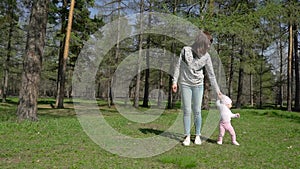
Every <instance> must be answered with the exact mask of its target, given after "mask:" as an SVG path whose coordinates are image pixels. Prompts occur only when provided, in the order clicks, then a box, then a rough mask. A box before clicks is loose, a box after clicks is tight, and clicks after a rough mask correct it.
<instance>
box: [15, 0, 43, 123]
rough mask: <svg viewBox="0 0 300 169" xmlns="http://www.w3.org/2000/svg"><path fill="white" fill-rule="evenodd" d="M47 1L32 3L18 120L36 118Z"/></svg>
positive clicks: (36, 0) (33, 119) (40, 0)
mask: <svg viewBox="0 0 300 169" xmlns="http://www.w3.org/2000/svg"><path fill="white" fill-rule="evenodd" d="M48 2H49V1H48V0H35V1H34V2H33V3H32V8H31V14H30V21H29V27H28V34H27V42H26V50H25V56H24V60H23V74H22V87H21V89H20V96H19V103H18V108H17V112H16V114H17V116H18V119H19V120H24V119H29V120H32V121H36V120H38V117H37V109H38V107H37V99H38V95H39V83H40V75H41V70H42V58H43V50H44V46H45V36H46V27H47V13H48V12H47V9H48Z"/></svg>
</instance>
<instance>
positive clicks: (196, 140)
mask: <svg viewBox="0 0 300 169" xmlns="http://www.w3.org/2000/svg"><path fill="white" fill-rule="evenodd" d="M194 143H195V144H197V145H200V144H201V139H200V136H196V138H195V142H194Z"/></svg>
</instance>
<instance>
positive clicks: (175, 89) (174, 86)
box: [172, 84, 177, 93]
mask: <svg viewBox="0 0 300 169" xmlns="http://www.w3.org/2000/svg"><path fill="white" fill-rule="evenodd" d="M172 90H173V92H174V93H176V92H177V84H173V85H172Z"/></svg>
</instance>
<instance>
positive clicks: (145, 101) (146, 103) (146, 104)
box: [143, 4, 152, 107]
mask: <svg viewBox="0 0 300 169" xmlns="http://www.w3.org/2000/svg"><path fill="white" fill-rule="evenodd" d="M150 9H151V4H150ZM148 16H149V18H148V27H150V25H151V20H152V19H151V14H149V15H148ZM150 40H151V39H150V35H147V51H146V65H147V69H146V70H145V71H146V75H145V88H144V99H143V107H149V87H150V85H149V79H150V69H149V68H150V61H149V59H150V56H149V55H150V54H149V49H150Z"/></svg>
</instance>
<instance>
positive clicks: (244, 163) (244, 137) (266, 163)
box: [0, 99, 300, 169]
mask: <svg viewBox="0 0 300 169" xmlns="http://www.w3.org/2000/svg"><path fill="white" fill-rule="evenodd" d="M52 101H53V100H51V99H50V100H48V99H43V100H40V101H39V114H38V116H39V121H38V122H28V121H23V122H16V117H15V111H16V103H15V102H14V101H13V100H11V101H10V102H9V103H7V104H3V103H1V104H0V168H108V169H110V168H120V169H127V168H128V169H132V168H143V169H147V168H170V169H173V168H205V169H206V168H249V169H255V168H278V169H281V168H298V167H299V166H300V160H299V159H300V141H299V139H300V114H299V113H292V112H285V111H279V110H255V109H243V110H233V111H234V112H239V113H240V114H241V118H240V119H233V120H232V124H233V126H234V127H235V130H236V133H237V140H238V141H239V143H240V144H241V145H240V146H233V145H231V144H230V136H229V135H228V134H226V135H225V138H224V144H223V145H222V146H219V145H217V144H216V143H215V142H214V140H216V138H217V136H218V131H217V130H216V131H215V132H214V133H213V135H212V136H211V138H210V139H211V140H210V141H207V142H204V143H203V144H202V145H200V146H196V145H194V144H192V145H191V146H189V147H184V146H182V145H181V144H178V145H176V146H175V147H174V148H172V149H171V150H169V151H167V152H165V153H163V154H160V155H157V156H154V157H149V158H126V157H120V156H118V155H115V154H111V153H110V152H108V151H106V150H104V149H102V148H101V147H100V146H98V145H97V144H95V143H94V142H93V141H92V140H91V139H90V138H89V137H88V136H87V135H86V133H85V132H84V131H83V129H82V127H81V125H80V123H79V121H78V119H77V116H76V115H75V111H74V110H73V109H72V104H71V103H70V102H68V103H66V107H67V108H66V109H51V108H50V106H49V104H50V103H52ZM100 109H101V112H102V113H103V115H104V117H105V120H106V121H107V122H108V123H109V124H110V125H111V126H112V127H113V128H115V129H116V130H118V131H119V132H121V133H123V134H126V135H129V136H134V137H140V138H142V137H151V136H154V135H156V134H160V133H161V132H162V131H164V130H165V129H167V128H168V127H169V126H170V125H171V124H172V122H173V120H174V119H175V117H176V116H177V114H178V111H176V110H166V111H165V112H164V113H163V115H161V117H160V118H158V119H157V120H155V121H153V122H151V123H145V124H140V123H136V122H131V121H130V120H128V119H126V118H124V117H122V116H121V115H120V114H119V113H118V112H117V111H116V109H114V108H108V107H106V106H105V105H104V104H103V102H101V106H100ZM206 115H207V111H203V119H204V120H205V117H206ZM141 129H144V130H141Z"/></svg>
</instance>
